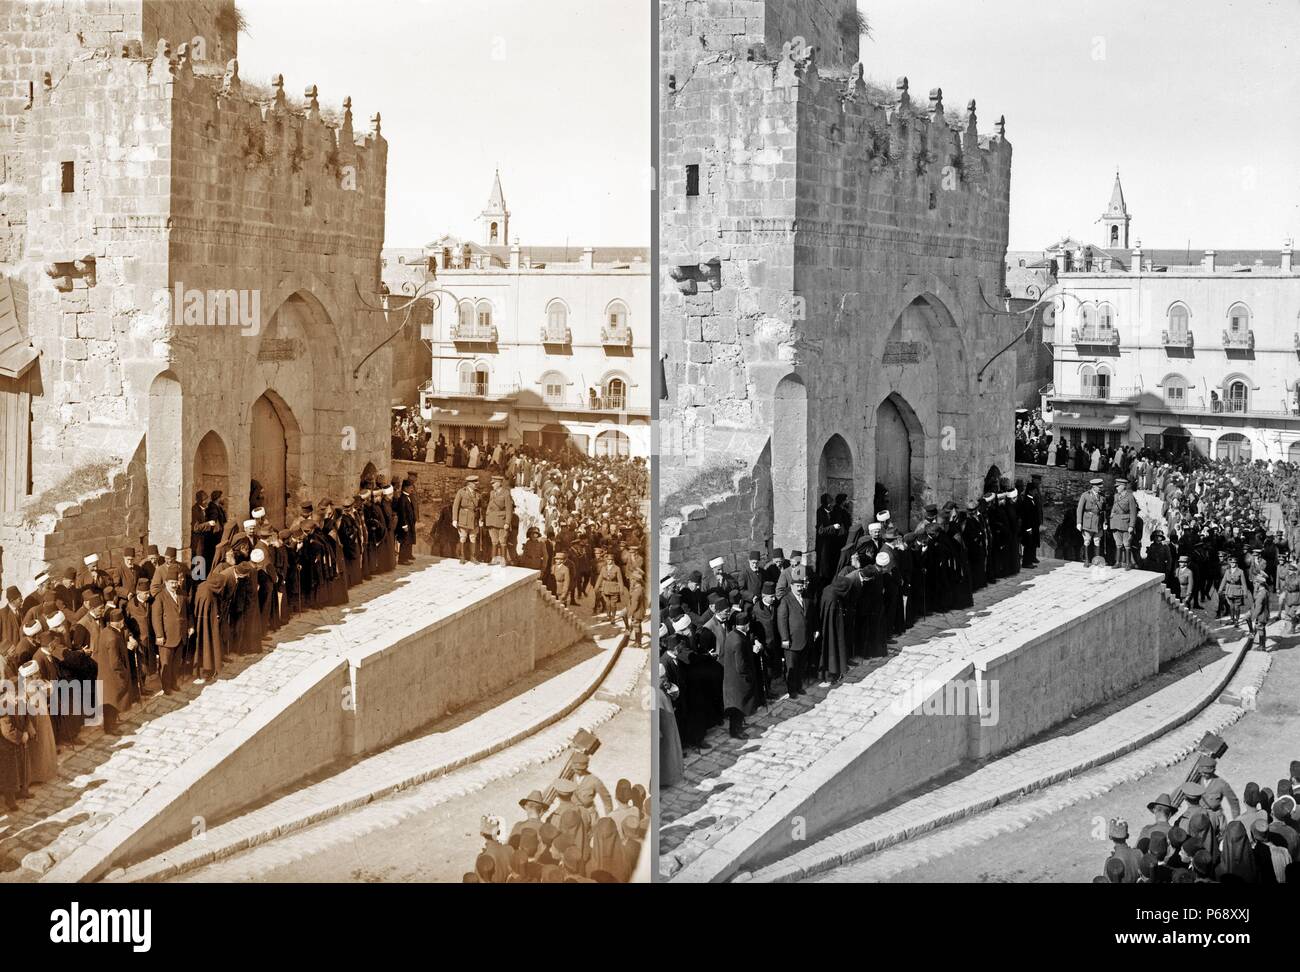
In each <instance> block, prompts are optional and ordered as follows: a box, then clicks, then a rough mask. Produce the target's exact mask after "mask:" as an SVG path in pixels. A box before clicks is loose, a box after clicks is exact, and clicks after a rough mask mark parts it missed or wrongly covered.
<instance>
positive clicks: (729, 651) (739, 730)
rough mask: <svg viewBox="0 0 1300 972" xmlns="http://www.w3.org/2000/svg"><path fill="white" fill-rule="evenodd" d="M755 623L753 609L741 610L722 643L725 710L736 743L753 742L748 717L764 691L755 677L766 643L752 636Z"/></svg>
mask: <svg viewBox="0 0 1300 972" xmlns="http://www.w3.org/2000/svg"><path fill="white" fill-rule="evenodd" d="M752 620H753V618H752V616H751V614H750V610H749V606H748V605H745V606H743V607H741V608H740V610H739V611H737V612H736V614H735V617H734V619H733V625H732V628H731V630H730V631H728V632H727V636H726V639H725V640H724V641H723V643H722V652H721V659H720V660H721V661H722V708H723V711H724V712H725V713H726V714H727V732H728V733H729V734H730V736H731V738H732V739H748V738H749V737H748V736H746V735H745V716H748V715H753V714H754V712H755V711H756V710H757V708H758V699H759V693H760V691H761V689H760V687H759V685H758V683H757V680H756V679H755V677H754V676H755V662H756V661H757V658H758V656H759V655H760V654H761V652H762V644H763V643H762V641H761V640H760V639H758V638H756V637H754V636H753V635H751V634H750V631H749V629H750V624H751V622H752Z"/></svg>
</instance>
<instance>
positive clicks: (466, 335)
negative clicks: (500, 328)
mask: <svg viewBox="0 0 1300 972" xmlns="http://www.w3.org/2000/svg"><path fill="white" fill-rule="evenodd" d="M451 339H452V341H454V342H455V343H456V344H496V343H497V326H496V325H495V324H483V323H480V322H479V321H456V322H455V323H454V324H452V326H451Z"/></svg>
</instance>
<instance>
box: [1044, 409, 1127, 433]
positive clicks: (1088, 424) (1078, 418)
mask: <svg viewBox="0 0 1300 972" xmlns="http://www.w3.org/2000/svg"><path fill="white" fill-rule="evenodd" d="M1132 420H1133V417H1132V416H1131V415H1081V414H1079V413H1078V412H1063V411H1061V410H1059V409H1058V410H1057V411H1055V412H1053V413H1052V424H1053V425H1061V426H1064V427H1066V428H1071V429H1127V428H1128V427H1129V423H1130V422H1132Z"/></svg>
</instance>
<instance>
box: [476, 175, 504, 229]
mask: <svg viewBox="0 0 1300 972" xmlns="http://www.w3.org/2000/svg"><path fill="white" fill-rule="evenodd" d="M478 218H479V221H480V222H481V223H482V224H483V244H484V245H485V246H505V245H506V243H507V241H508V240H509V239H510V236H509V230H510V210H508V209H507V208H506V195H505V193H504V192H502V190H501V170H500V169H497V170H495V172H494V174H493V176H492V192H491V194H490V195H489V196H488V201H487V205H486V206H485V207H483V212H481V213H479V217H478Z"/></svg>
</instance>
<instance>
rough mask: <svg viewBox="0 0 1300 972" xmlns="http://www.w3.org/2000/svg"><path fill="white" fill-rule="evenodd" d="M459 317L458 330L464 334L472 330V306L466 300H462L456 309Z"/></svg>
mask: <svg viewBox="0 0 1300 972" xmlns="http://www.w3.org/2000/svg"><path fill="white" fill-rule="evenodd" d="M457 312H458V313H459V315H460V321H459V323H460V329H461V330H462V331H464V332H465V333H467V334H468V333H469V332H470V331H472V330H474V305H473V303H471V302H470V301H468V300H462V301H461V302H460V307H459V308H457Z"/></svg>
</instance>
